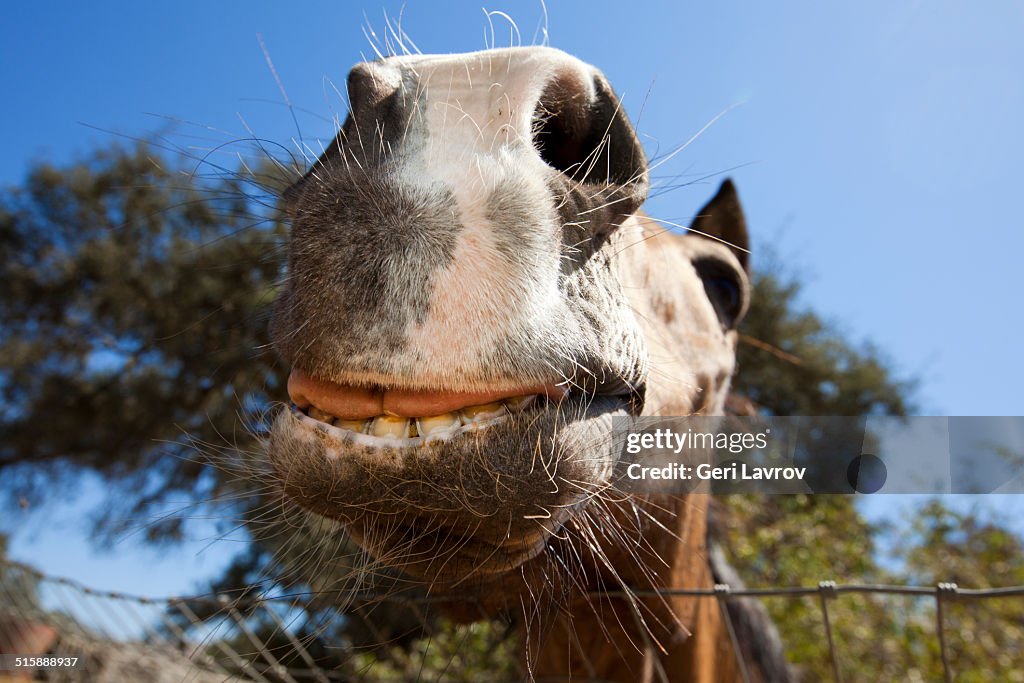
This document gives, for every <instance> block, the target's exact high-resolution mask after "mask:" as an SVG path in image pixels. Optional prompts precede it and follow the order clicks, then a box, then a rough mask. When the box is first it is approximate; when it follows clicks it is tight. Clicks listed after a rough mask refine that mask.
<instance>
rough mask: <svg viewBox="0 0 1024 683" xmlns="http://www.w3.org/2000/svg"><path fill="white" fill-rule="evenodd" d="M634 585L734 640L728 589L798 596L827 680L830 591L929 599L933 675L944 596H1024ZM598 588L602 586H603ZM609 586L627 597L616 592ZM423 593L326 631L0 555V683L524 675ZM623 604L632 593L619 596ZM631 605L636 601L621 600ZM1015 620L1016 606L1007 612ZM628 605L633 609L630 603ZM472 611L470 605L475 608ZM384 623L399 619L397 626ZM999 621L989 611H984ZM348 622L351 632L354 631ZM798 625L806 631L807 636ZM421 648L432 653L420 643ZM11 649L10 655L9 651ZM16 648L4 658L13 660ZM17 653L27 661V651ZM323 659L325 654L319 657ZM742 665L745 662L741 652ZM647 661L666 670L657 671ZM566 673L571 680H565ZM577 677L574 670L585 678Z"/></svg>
mask: <svg viewBox="0 0 1024 683" xmlns="http://www.w3.org/2000/svg"><path fill="white" fill-rule="evenodd" d="M634 595H635V596H636V597H640V598H643V597H663V596H667V595H678V596H697V597H702V598H705V599H709V600H715V601H717V602H718V604H719V606H720V608H721V611H722V614H723V615H724V616H725V619H726V623H727V624H728V625H729V628H728V632H729V634H730V637H731V638H732V639H733V645H734V648H733V649H734V651H738V649H739V648H738V645H739V644H738V643H737V642H736V633H735V630H734V629H733V628H732V624H731V623H730V622H729V611H728V610H727V609H726V605H727V603H728V601H730V600H736V599H746V598H753V599H761V600H768V599H772V600H774V599H783V600H787V601H792V600H811V601H813V602H814V603H815V604H816V609H817V611H818V612H819V614H820V627H821V633H820V634H819V636H820V637H822V638H824V639H825V640H826V641H827V651H828V658H829V660H830V664H831V673H832V676H833V677H834V680H835V681H837V682H840V683H849V678H848V677H845V678H844V674H845V673H846V672H845V671H844V666H843V665H842V659H841V656H840V654H841V649H840V646H839V639H838V638H837V634H836V626H835V619H834V616H833V610H834V607H833V605H834V604H836V602H837V601H840V600H841V599H842V598H843V596H850V595H868V596H896V597H903V598H910V599H913V600H916V601H920V600H925V601H927V602H928V603H930V606H931V608H930V610H928V611H929V612H930V617H929V618H931V619H933V620H934V622H933V626H934V634H935V637H936V639H937V640H938V656H939V658H940V659H941V672H942V676H943V677H944V679H945V681H947V682H951V681H954V680H957V676H956V672H955V671H954V666H953V664H952V662H953V656H952V654H951V653H952V652H953V650H954V648H955V645H954V644H953V641H954V640H955V639H957V638H959V637H962V636H963V635H964V634H958V633H954V634H951V633H950V630H951V629H950V624H949V623H948V622H949V616H948V614H949V610H950V607H951V606H952V605H954V604H963V603H984V602H986V601H990V600H999V599H1004V600H1005V599H1011V600H1017V601H1021V603H1020V604H1021V605H1022V606H1024V586H1012V587H1005V588H988V589H965V588H960V587H958V586H957V585H956V584H953V583H940V584H938V585H936V586H900V585H852V584H850V585H841V584H837V583H835V582H833V581H822V582H821V583H819V584H818V585H817V586H815V587H795V588H760V589H742V590H734V589H731V588H730V587H729V586H727V585H724V584H721V585H716V586H715V587H714V588H713V589H707V590H697V589H695V590H663V591H657V592H655V591H646V592H645V591H638V592H636V593H634ZM616 597H617V596H616V594H614V593H603V594H602V598H603V599H609V598H610V599H614V598H616ZM620 597H626V596H625V594H622V595H621V596H620ZM432 602H433V601H432V599H430V598H428V597H425V596H422V597H403V596H375V597H372V598H368V599H366V600H361V601H349V603H348V605H349V607H347V608H346V609H345V610H344V612H341V613H339V612H337V611H336V612H332V613H330V614H329V616H328V617H327V618H330V619H333V620H337V619H342V620H345V621H346V622H347V624H348V628H347V629H346V631H345V632H346V634H348V635H346V636H345V637H344V638H343V639H341V641H340V642H330V641H331V636H332V634H334V635H336V634H335V633H334V632H333V631H332V630H330V629H328V628H326V625H325V623H324V618H325V617H324V615H320V616H319V617H311V616H310V614H309V613H308V611H307V610H304V609H300V608H298V607H297V605H298V604H299V603H298V602H297V601H296V596H284V595H282V596H277V597H261V598H253V597H246V596H228V595H213V596H211V595H205V596H192V597H178V598H161V599H151V598H145V597H139V596H131V595H124V594H121V593H117V592H113V591H100V590H94V589H91V588H89V587H88V586H84V585H82V584H80V583H78V582H76V581H74V580H71V579H66V578H60V577H52V576H48V575H46V574H43V573H42V572H39V571H37V570H36V569H34V568H32V567H30V566H28V565H25V564H22V563H18V562H14V561H10V560H6V559H0V683H3V682H5V681H29V680H45V681H61V682H64V681H69V682H70V681H99V682H101V683H103V682H107V681H144V682H146V683H165V682H166V683H179V682H184V681H190V682H195V683H208V682H213V681H258V682H260V683H306V682H307V681H309V682H314V681H315V682H316V683H329V682H331V681H372V682H374V683H376V682H378V681H406V680H409V681H413V680H416V681H420V680H439V681H447V680H458V681H487V682H488V683H490V682H493V681H502V680H509V681H512V680H524V679H525V678H527V675H526V672H525V671H524V670H523V667H522V665H521V663H520V661H519V657H518V650H517V647H518V645H517V640H516V637H515V634H514V627H513V625H512V624H511V623H510V622H502V621H495V620H493V619H490V620H488V619H484V618H482V619H481V621H480V622H477V623H475V624H472V625H464V626H458V627H456V626H453V625H451V624H448V623H445V622H444V621H443V620H439V619H438V618H437V615H436V614H432V613H431V609H430V608H431V603H432ZM627 604H632V603H630V602H628V601H627ZM634 609H636V608H635V607H634ZM1014 615H1015V616H1014V617H1013V618H1014V619H1019V620H1021V621H1024V610H1021V611H1020V612H1014ZM637 616H639V614H637ZM482 617H483V615H482ZM396 624H397V625H398V627H397V628H396ZM990 627H991V628H992V629H999V628H1000V625H999V624H998V623H991V624H990ZM360 634H361V635H360ZM808 637H810V636H808ZM430 648H433V650H434V652H433V654H432V656H433V657H434V659H435V660H436V661H434V662H431V661H430V656H431V653H430V652H429V649H430ZM1011 650H1012V651H1011V652H1009V653H1007V657H1005V658H1003V659H1002V661H992V662H990V667H991V668H990V669H989V670H988V671H987V672H986V673H985V675H987V676H989V678H987V679H982V680H993V681H995V680H999V681H1011V680H1024V643H1017V644H1016V645H1015V646H1013V647H1012V648H1011ZM19 658H20V659H19ZM16 660H17V661H16ZM26 660H30V661H26ZM328 661H329V662H331V663H332V665H331V666H327V665H325V662H328ZM740 669H741V674H742V676H743V678H744V680H745V681H749V680H750V678H749V674H748V672H746V671H745V670H744V669H743V665H742V662H740ZM655 674H656V675H657V676H658V677H659V679H660V680H662V681H664V682H665V683H671V682H670V677H669V676H668V675H667V674H666V673H665V672H664V671H660V672H658V671H656V672H655ZM574 680H578V679H574ZM584 680H585V679H584Z"/></svg>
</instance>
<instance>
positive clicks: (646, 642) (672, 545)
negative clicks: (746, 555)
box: [527, 495, 740, 683]
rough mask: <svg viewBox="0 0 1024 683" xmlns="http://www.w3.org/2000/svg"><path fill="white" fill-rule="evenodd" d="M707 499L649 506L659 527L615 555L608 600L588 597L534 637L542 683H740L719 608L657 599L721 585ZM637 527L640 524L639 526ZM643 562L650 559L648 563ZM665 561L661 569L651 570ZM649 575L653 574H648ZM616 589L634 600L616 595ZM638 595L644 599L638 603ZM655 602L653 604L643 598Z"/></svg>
mask: <svg viewBox="0 0 1024 683" xmlns="http://www.w3.org/2000/svg"><path fill="white" fill-rule="evenodd" d="M707 503H708V497H707V496H703V495H691V496H685V497H680V498H675V499H671V500H662V501H649V502H648V503H647V505H645V509H646V511H647V512H650V513H652V514H658V517H659V519H657V520H656V522H655V521H652V522H651V523H650V524H648V525H644V526H643V528H642V529H641V530H640V533H639V534H638V535H639V536H641V538H638V539H632V540H633V541H639V543H640V544H641V545H644V546H648V547H647V550H646V551H638V550H637V549H636V546H634V547H633V548H630V547H629V546H631V545H633V544H632V543H630V542H629V540H630V539H627V542H626V543H622V544H619V545H618V546H617V548H616V549H615V550H614V551H612V552H615V553H619V554H620V556H614V555H612V554H611V553H609V557H608V560H609V562H608V565H609V566H610V567H614V568H615V572H616V577H614V578H613V577H609V576H608V575H607V573H608V572H609V571H610V570H609V569H607V568H606V569H605V570H604V571H603V572H599V581H600V583H601V584H602V589H603V590H602V591H601V592H591V593H589V594H587V595H579V596H577V597H576V598H574V599H573V600H571V601H570V603H569V604H568V605H566V606H565V609H563V610H561V611H559V612H558V613H557V614H556V615H554V616H553V618H552V619H551V620H549V621H547V623H542V624H539V625H536V626H535V627H534V628H531V629H530V632H529V634H528V636H527V637H528V641H529V643H528V646H529V652H528V654H527V664H528V666H529V668H530V670H531V672H532V673H533V676H534V677H535V678H537V679H538V680H553V681H560V680H567V681H568V680H591V679H595V680H605V681H623V682H627V681H628V682H629V683H633V682H634V681H644V682H647V681H651V682H654V681H661V680H668V681H687V682H689V681H698V682H701V683H713V682H714V683H722V682H726V683H727V682H729V681H737V680H740V679H739V675H738V671H737V668H736V659H735V654H734V653H733V651H732V648H731V646H730V643H731V641H730V638H729V635H728V631H727V628H726V624H725V622H724V621H723V618H722V612H721V609H720V607H719V605H718V601H717V600H716V599H715V598H709V597H695V596H651V595H650V593H651V592H652V591H656V590H658V589H667V588H683V589H709V588H711V587H712V586H713V585H714V580H713V577H712V574H711V568H710V565H709V562H708V557H707V549H706V536H707V533H706V532H707ZM634 526H635V522H634ZM638 552H643V554H646V555H648V556H649V557H646V558H639V557H638V555H637V553H638ZM653 553H657V554H658V555H659V556H660V557H661V558H662V562H661V563H657V562H652V561H650V560H652V559H653ZM641 563H642V564H645V565H646V571H644V570H643V569H640V567H639V564H641ZM615 581H621V582H622V583H623V584H625V588H627V589H628V590H622V591H616V590H615V583H614V582H615ZM630 591H636V592H639V593H640V595H639V596H636V597H634V596H632V595H631V594H630ZM644 593H646V595H645V594H644Z"/></svg>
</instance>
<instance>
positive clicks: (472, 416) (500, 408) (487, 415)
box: [459, 402, 505, 424]
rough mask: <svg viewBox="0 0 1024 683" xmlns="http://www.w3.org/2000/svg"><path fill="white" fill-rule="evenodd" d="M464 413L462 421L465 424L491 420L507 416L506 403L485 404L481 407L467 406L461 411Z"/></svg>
mask: <svg viewBox="0 0 1024 683" xmlns="http://www.w3.org/2000/svg"><path fill="white" fill-rule="evenodd" d="M459 412H460V413H462V420H463V422H464V423H465V424H469V423H470V422H480V421H482V420H490V419H491V418H494V417H499V416H501V415H504V414H505V404H504V403H500V402H498V403H484V404H483V405H479V406H467V407H466V408H463V409H462V410H460V411H459Z"/></svg>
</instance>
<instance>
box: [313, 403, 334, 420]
mask: <svg viewBox="0 0 1024 683" xmlns="http://www.w3.org/2000/svg"><path fill="white" fill-rule="evenodd" d="M309 416H310V417H311V418H313V419H314V420H319V421H320V422H326V423H327V424H334V416H333V415H331V414H330V413H325V412H324V411H322V410H320V409H319V408H317V407H316V406H310V407H309Z"/></svg>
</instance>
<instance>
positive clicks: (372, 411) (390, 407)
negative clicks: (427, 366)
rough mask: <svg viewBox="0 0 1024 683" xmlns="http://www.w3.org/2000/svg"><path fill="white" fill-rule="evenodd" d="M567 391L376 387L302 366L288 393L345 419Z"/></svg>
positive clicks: (436, 411)
mask: <svg viewBox="0 0 1024 683" xmlns="http://www.w3.org/2000/svg"><path fill="white" fill-rule="evenodd" d="M566 393H567V391H566V390H565V388H563V387H560V386H558V385H555V384H529V385H523V386H519V387H515V388H511V389H495V390H491V391H453V390H449V391H423V390H410V389H375V388H369V387H357V386H351V385H345V384H339V383H336V382H331V381H328V380H323V379H319V378H316V377H312V376H311V375H309V374H307V373H305V372H303V371H302V370H300V369H298V368H293V369H292V372H291V374H290V375H289V376H288V394H289V395H290V396H291V399H292V402H293V403H295V404H296V405H297V406H299V407H300V408H306V407H308V406H310V405H312V406H316V407H317V408H319V409H320V410H323V411H324V412H327V413H330V414H331V415H334V416H335V417H338V418H342V419H345V420H364V419H368V418H372V417H376V416H378V415H396V416H399V417H420V416H425V415H441V414H443V413H449V412H452V411H455V410H459V409H461V408H464V407H467V406H474V405H482V404H486V403H493V402H497V401H501V400H503V399H506V398H511V397H513V396H522V395H526V394H540V395H543V396H547V397H548V398H549V399H552V400H561V399H562V398H564V397H565V395H566Z"/></svg>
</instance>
